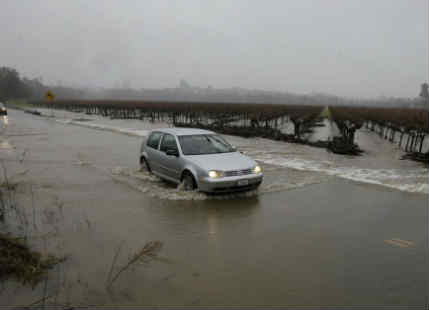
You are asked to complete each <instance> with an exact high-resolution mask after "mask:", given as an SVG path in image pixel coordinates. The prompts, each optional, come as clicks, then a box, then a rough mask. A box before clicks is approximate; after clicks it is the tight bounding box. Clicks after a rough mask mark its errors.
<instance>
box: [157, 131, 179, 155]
mask: <svg viewBox="0 0 429 310" xmlns="http://www.w3.org/2000/svg"><path fill="white" fill-rule="evenodd" d="M171 149H173V150H177V143H176V139H175V138H174V136H172V135H169V134H165V135H164V137H163V138H162V142H161V148H160V150H161V151H162V152H165V151H167V150H171Z"/></svg>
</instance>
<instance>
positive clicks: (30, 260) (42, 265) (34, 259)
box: [0, 233, 65, 286]
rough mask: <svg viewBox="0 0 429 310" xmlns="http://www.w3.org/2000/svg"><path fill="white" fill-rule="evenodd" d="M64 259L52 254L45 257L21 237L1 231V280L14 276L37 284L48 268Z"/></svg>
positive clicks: (31, 283) (25, 281)
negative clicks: (33, 249)
mask: <svg viewBox="0 0 429 310" xmlns="http://www.w3.org/2000/svg"><path fill="white" fill-rule="evenodd" d="M64 260H65V258H57V257H54V256H52V255H47V256H46V257H43V256H42V255H41V254H40V253H38V252H35V251H31V250H30V248H29V247H28V245H27V244H26V243H25V242H24V241H23V240H22V239H21V238H16V237H12V236H11V235H8V234H3V233H0V281H4V280H6V279H9V278H14V279H16V280H18V281H19V282H21V283H22V284H30V285H32V286H35V285H36V284H37V283H38V282H39V281H40V280H41V279H42V277H43V276H44V275H45V273H46V271H47V270H49V269H51V268H52V267H54V266H55V265H56V264H58V263H60V262H63V261H64Z"/></svg>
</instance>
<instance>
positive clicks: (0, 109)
mask: <svg viewBox="0 0 429 310" xmlns="http://www.w3.org/2000/svg"><path fill="white" fill-rule="evenodd" d="M0 115H1V116H4V115H7V110H6V107H5V106H4V104H3V103H1V102H0Z"/></svg>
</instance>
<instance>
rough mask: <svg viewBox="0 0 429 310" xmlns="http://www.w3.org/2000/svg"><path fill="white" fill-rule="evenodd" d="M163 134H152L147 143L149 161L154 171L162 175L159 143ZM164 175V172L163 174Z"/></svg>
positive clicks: (156, 132) (157, 132)
mask: <svg viewBox="0 0 429 310" xmlns="http://www.w3.org/2000/svg"><path fill="white" fill-rule="evenodd" d="M162 135H163V133H162V132H159V131H155V132H152V133H151V134H150V135H149V138H148V139H147V142H146V152H147V157H148V158H147V160H148V162H149V165H150V167H151V169H152V171H153V172H154V173H155V174H156V173H160V172H161V169H160V161H161V152H160V151H159V143H160V141H161V138H162ZM161 173H162V172H161Z"/></svg>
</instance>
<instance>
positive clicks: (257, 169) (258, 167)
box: [253, 165, 262, 173]
mask: <svg viewBox="0 0 429 310" xmlns="http://www.w3.org/2000/svg"><path fill="white" fill-rule="evenodd" d="M261 172H262V169H261V166H259V165H256V166H255V167H254V168H253V173H261Z"/></svg>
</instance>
